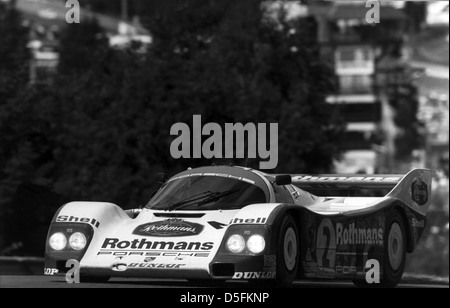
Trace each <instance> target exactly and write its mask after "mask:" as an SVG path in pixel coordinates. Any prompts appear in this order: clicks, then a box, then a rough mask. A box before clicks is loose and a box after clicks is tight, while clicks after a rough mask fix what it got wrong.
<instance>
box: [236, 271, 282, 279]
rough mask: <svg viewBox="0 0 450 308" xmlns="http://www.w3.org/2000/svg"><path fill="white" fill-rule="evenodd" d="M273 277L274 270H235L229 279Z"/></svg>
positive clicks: (274, 275) (274, 274)
mask: <svg viewBox="0 0 450 308" xmlns="http://www.w3.org/2000/svg"><path fill="white" fill-rule="evenodd" d="M275 277H276V272H235V273H234V275H233V277H232V278H231V279H270V278H275Z"/></svg>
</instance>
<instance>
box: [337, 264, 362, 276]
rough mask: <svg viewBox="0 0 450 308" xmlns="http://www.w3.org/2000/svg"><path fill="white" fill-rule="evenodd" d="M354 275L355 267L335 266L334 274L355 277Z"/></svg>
mask: <svg viewBox="0 0 450 308" xmlns="http://www.w3.org/2000/svg"><path fill="white" fill-rule="evenodd" d="M356 273H357V271H356V266H347V265H344V266H342V265H336V274H341V275H355V274H356Z"/></svg>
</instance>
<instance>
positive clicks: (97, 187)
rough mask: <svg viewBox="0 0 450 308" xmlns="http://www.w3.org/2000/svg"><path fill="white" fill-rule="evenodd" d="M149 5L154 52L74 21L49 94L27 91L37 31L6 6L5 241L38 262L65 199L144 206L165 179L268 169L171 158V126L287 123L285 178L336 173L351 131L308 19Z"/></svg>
mask: <svg viewBox="0 0 450 308" xmlns="http://www.w3.org/2000/svg"><path fill="white" fill-rule="evenodd" d="M169 2H170V3H169ZM94 4H95V1H94ZM95 5H96V4H95ZM150 8H151V9H150ZM148 10H149V12H150V11H151V13H149V14H148V16H147V18H145V22H146V25H147V27H148V28H149V29H151V32H152V39H153V44H152V46H151V48H149V49H148V51H147V52H146V53H144V54H142V53H136V52H133V50H116V49H112V48H110V47H109V45H108V42H107V40H106V39H105V34H104V33H103V32H102V29H101V27H99V25H98V23H97V22H96V20H83V21H82V22H81V23H80V24H70V25H67V26H66V27H65V29H64V30H63V31H62V33H61V38H60V50H59V51H60V61H59V66H58V74H57V76H56V77H55V80H54V81H53V83H52V84H51V85H48V86H45V85H42V84H39V85H33V84H28V83H27V82H28V80H27V74H26V72H27V57H29V56H30V55H29V53H28V50H27V47H26V45H27V44H26V42H27V35H28V34H27V31H26V29H25V28H24V27H23V26H22V23H21V21H20V18H19V16H18V14H17V12H16V11H15V10H11V9H9V10H5V9H2V10H0V14H1V15H0V33H1V35H0V55H1V59H2V62H1V66H0V72H1V74H0V92H1V93H2V96H1V97H2V99H1V101H0V144H1V148H0V196H1V200H0V206H1V212H0V213H1V214H0V215H2V217H1V218H2V223H1V225H2V227H3V231H2V234H3V235H4V236H3V238H2V241H3V243H2V245H0V247H9V246H10V245H11V244H12V243H14V242H22V243H23V245H22V247H21V249H19V250H17V251H16V253H22V254H39V255H42V253H43V243H44V242H45V235H46V233H45V230H46V228H47V226H48V224H49V223H50V220H51V218H52V215H53V214H54V213H55V211H56V210H57V209H58V207H59V206H61V205H62V204H63V202H66V201H71V200H92V201H109V202H114V203H117V204H118V205H120V206H122V207H123V208H134V207H137V206H139V205H141V204H144V203H145V202H147V201H148V199H149V197H150V193H151V192H152V190H154V189H155V185H156V183H155V174H156V173H157V172H162V171H163V172H166V173H168V174H169V175H173V174H174V173H176V172H179V171H181V170H183V169H185V168H187V167H195V166H200V165H205V164H207V165H209V164H211V163H213V162H215V163H235V164H241V165H243V164H247V165H248V166H251V167H258V165H259V162H258V161H257V160H249V161H248V162H246V161H245V160H234V161H225V160H223V161H220V160H219V161H217V160H206V159H183V160H175V159H173V158H172V157H171V156H170V144H171V142H172V141H173V139H174V138H175V137H174V136H170V128H171V126H172V125H173V124H175V123H177V122H184V123H187V124H188V125H189V126H190V125H191V123H192V115H193V114H201V115H202V122H203V124H204V123H207V122H216V123H219V124H221V125H223V124H224V123H227V122H228V123H237V122H242V123H248V122H252V123H279V132H280V134H279V162H280V163H279V165H278V168H277V169H276V170H274V171H275V172H313V173H317V172H328V171H329V170H330V168H331V166H332V162H333V159H335V158H336V157H338V155H339V153H340V147H339V136H340V135H341V131H342V129H343V125H342V124H343V123H342V122H341V121H340V119H339V115H338V114H336V113H335V112H334V111H332V110H331V109H330V105H329V104H327V103H326V102H325V97H326V95H327V93H328V91H332V90H333V87H334V84H333V78H332V75H333V71H332V69H331V68H330V67H328V66H327V65H325V64H324V63H322V62H321V59H320V57H319V49H318V44H317V42H316V37H317V35H316V34H315V31H316V28H315V24H314V22H313V21H312V20H310V19H308V18H306V19H301V20H297V21H295V22H289V23H288V22H284V21H275V20H273V19H269V18H264V15H263V12H262V10H261V9H260V1H255V0H252V1H245V3H244V2H243V1H227V2H218V3H214V1H189V2H184V1H177V0H172V1H167V2H166V1H164V4H162V3H161V1H158V2H152V3H150V4H149V8H148ZM3 32H4V33H5V35H3ZM12 34H14V35H12ZM4 59H8V61H4ZM30 230H32V232H30Z"/></svg>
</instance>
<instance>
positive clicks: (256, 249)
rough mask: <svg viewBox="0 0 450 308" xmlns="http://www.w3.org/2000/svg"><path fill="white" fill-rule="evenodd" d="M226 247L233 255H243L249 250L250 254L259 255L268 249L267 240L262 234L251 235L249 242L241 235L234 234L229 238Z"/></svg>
mask: <svg viewBox="0 0 450 308" xmlns="http://www.w3.org/2000/svg"><path fill="white" fill-rule="evenodd" d="M226 247H227V249H228V250H229V251H230V252H232V253H242V252H243V251H244V249H245V248H247V249H248V250H249V252H251V253H254V254H258V253H261V252H263V251H264V249H265V248H266V240H265V239H264V237H263V236H262V235H260V234H253V235H250V236H249V237H248V238H247V241H246V240H245V239H244V237H243V236H242V235H240V234H232V235H231V236H229V237H228V240H227V242H226Z"/></svg>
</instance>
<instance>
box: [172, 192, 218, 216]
mask: <svg viewBox="0 0 450 308" xmlns="http://www.w3.org/2000/svg"><path fill="white" fill-rule="evenodd" d="M211 194H213V192H212V191H210V190H207V191H204V192H201V193H199V194H195V195H193V196H190V197H189V198H186V199H183V200H180V201H177V202H174V203H172V204H169V205H168V206H167V211H173V210H176V209H178V208H180V207H181V206H183V205H185V204H188V203H191V202H193V201H197V200H199V199H202V198H205V197H208V196H210V195H211Z"/></svg>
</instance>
